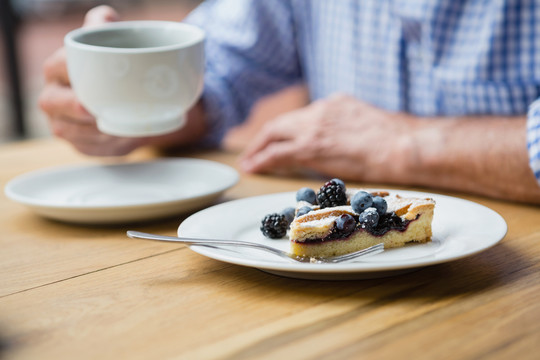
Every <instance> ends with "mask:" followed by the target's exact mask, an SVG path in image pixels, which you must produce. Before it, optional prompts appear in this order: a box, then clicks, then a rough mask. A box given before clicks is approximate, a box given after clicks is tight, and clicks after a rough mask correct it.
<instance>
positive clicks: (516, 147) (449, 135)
mask: <svg viewBox="0 0 540 360" xmlns="http://www.w3.org/2000/svg"><path fill="white" fill-rule="evenodd" d="M414 134H415V135H414V140H413V144H414V151H413V152H412V154H413V158H411V164H410V166H411V168H410V174H411V178H410V179H409V180H410V182H412V183H416V184H418V185H427V186H437V187H443V188H447V189H452V190H458V191H465V192H472V193H477V194H481V195H486V196H491V197H497V198H503V199H508V200H515V201H524V202H532V203H537V204H538V203H540V186H539V185H538V183H537V181H536V178H535V177H534V175H533V173H532V171H531V169H530V167H529V162H528V160H529V159H528V154H527V146H526V118H525V117H522V118H504V117H483V118H456V119H447V118H441V119H429V120H427V119H426V120H420V121H419V122H417V127H416V131H415V132H414Z"/></svg>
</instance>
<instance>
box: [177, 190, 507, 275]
mask: <svg viewBox="0 0 540 360" xmlns="http://www.w3.org/2000/svg"><path fill="white" fill-rule="evenodd" d="M389 192H390V193H392V192H395V193H399V194H401V195H404V196H415V197H431V198H433V199H435V201H436V202H437V204H436V205H435V215H434V218H433V237H432V241H431V242H429V243H426V244H414V245H409V246H405V247H403V248H398V249H389V250H385V251H384V252H383V253H380V254H376V255H373V256H368V257H365V258H361V259H358V260H357V261H355V262H348V263H341V264H305V263H298V264H296V263H292V262H289V261H288V260H287V259H281V258H279V257H277V256H275V255H272V254H270V253H266V252H262V251H258V250H255V249H245V248H240V247H239V248H234V249H231V248H230V247H223V248H210V247H202V246H191V248H192V249H193V250H194V251H196V252H198V253H200V254H202V255H205V256H208V257H210V258H213V259H216V260H221V261H225V262H229V263H232V264H238V265H244V266H251V267H255V268H258V269H261V270H264V271H267V272H270V273H274V274H277V275H282V276H287V277H295V278H303V279H321V280H336V279H363V278H375V277H382V276H390V275H395V274H398V273H403V272H407V271H411V270H414V269H417V268H419V267H423V266H427V265H433V264H439V263H443V262H447V261H451V260H456V259H460V258H463V257H466V256H470V255H473V254H476V253H479V252H481V251H483V250H486V249H487V248H489V247H491V246H493V245H495V244H496V243H498V242H499V241H500V240H501V239H502V238H503V237H504V236H505V234H506V231H507V226H506V222H505V221H504V219H503V218H502V217H501V216H500V215H499V214H497V213H496V212H494V211H493V210H491V209H489V208H487V207H485V206H482V205H479V204H476V203H474V202H471V201H467V200H463V199H458V198H454V197H449V196H444V195H437V194H429V193H421V192H413V191H393V190H389ZM294 204H295V193H294V192H291V193H279V194H272V195H265V196H258V197H252V198H246V199H241V200H236V201H231V202H227V203H223V204H220V205H216V206H212V207H210V208H207V209H205V210H202V211H200V212H197V213H195V214H193V215H191V216H190V217H188V218H187V219H186V220H184V221H183V222H182V223H181V224H180V226H179V228H178V234H179V236H192V237H208V238H216V239H236V240H244V241H251V242H257V243H264V244H266V245H269V246H273V247H276V248H279V249H282V250H288V248H289V243H288V240H286V239H280V240H272V239H267V238H265V237H264V236H263V235H262V234H261V232H260V230H259V226H260V222H261V219H262V218H263V217H264V216H265V215H266V214H269V213H273V212H279V211H281V210H282V209H284V208H286V207H288V206H294Z"/></svg>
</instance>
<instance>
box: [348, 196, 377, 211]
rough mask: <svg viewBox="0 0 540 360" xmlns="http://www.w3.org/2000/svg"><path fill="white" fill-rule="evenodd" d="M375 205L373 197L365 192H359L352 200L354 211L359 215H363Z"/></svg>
mask: <svg viewBox="0 0 540 360" xmlns="http://www.w3.org/2000/svg"><path fill="white" fill-rule="evenodd" d="M372 205H373V196H371V194H370V193H368V192H365V191H359V192H357V193H356V194H354V196H353V197H352V199H351V206H352V208H353V211H354V212H355V213H357V214H361V213H362V212H363V211H364V210H366V209H367V208H369V207H371V206H372Z"/></svg>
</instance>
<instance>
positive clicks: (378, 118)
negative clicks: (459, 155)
mask: <svg viewBox="0 0 540 360" xmlns="http://www.w3.org/2000/svg"><path fill="white" fill-rule="evenodd" d="M413 119H414V118H412V117H410V116H408V115H405V114H401V113H389V112H387V111H383V110H380V109H378V108H375V107H374V106H371V105H368V104H366V103H364V102H361V101H358V100H357V99H355V98H353V97H350V96H346V95H337V96H333V97H331V98H328V99H324V100H319V101H316V102H314V103H313V104H311V105H309V106H307V107H305V108H302V109H300V110H296V111H292V112H290V113H287V114H285V115H282V116H280V117H278V118H276V119H274V120H273V121H270V122H268V123H267V124H266V125H265V126H264V128H263V129H262V131H261V132H260V133H259V135H258V136H257V137H256V138H255V139H254V141H253V143H252V144H251V145H250V146H249V147H248V149H247V150H246V152H245V154H244V156H243V160H242V167H243V169H244V170H245V171H248V172H283V171H288V170H298V169H309V170H315V171H317V172H319V173H321V174H323V175H326V176H336V177H340V178H342V179H353V180H357V181H380V180H381V179H385V180H386V181H387V182H397V181H398V180H399V177H401V176H403V173H405V172H406V166H407V164H408V162H409V161H410V160H411V155H412V156H414V154H411V152H413V150H414V149H413V148H412V147H411V140H410V137H409V134H410V133H411V131H412V128H413V127H414V121H413ZM402 180H403V181H405V180H406V179H402Z"/></svg>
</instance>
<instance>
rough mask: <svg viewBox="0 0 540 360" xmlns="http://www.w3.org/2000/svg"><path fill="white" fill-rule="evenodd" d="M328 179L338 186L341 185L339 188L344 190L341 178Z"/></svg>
mask: <svg viewBox="0 0 540 360" xmlns="http://www.w3.org/2000/svg"><path fill="white" fill-rule="evenodd" d="M330 181H333V182H335V183H337V184H339V186H341V188H342V189H343V191H345V183H344V182H343V180H341V179H338V178H333V179H332V180H330Z"/></svg>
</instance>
